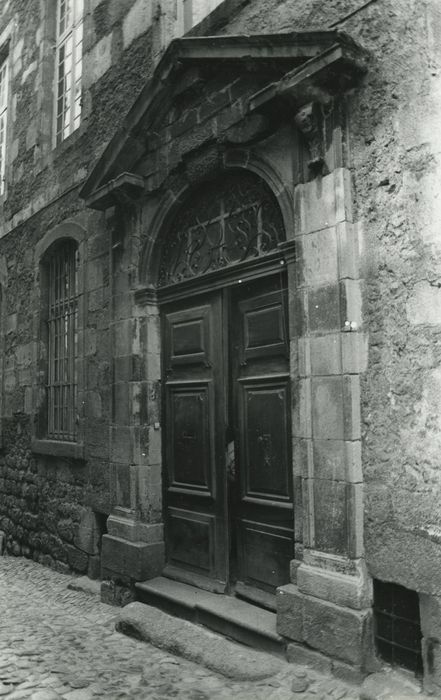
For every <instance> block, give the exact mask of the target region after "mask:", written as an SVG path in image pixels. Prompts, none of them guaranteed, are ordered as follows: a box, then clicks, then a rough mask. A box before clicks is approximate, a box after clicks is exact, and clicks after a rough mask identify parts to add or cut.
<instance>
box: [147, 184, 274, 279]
mask: <svg viewBox="0 0 441 700" xmlns="http://www.w3.org/2000/svg"><path fill="white" fill-rule="evenodd" d="M284 240H285V230H284V225H283V220H282V213H281V210H280V207H279V204H278V202H277V200H276V198H275V196H274V195H273V193H272V192H271V190H270V189H269V187H268V186H267V185H266V184H265V183H264V182H263V180H261V179H260V178H259V177H257V176H256V175H254V174H253V173H249V172H242V171H236V172H234V173H229V175H228V177H226V176H225V175H224V176H222V177H219V178H218V179H216V180H212V181H209V182H207V183H205V184H201V185H200V186H199V187H198V188H197V189H196V190H195V191H194V192H193V196H192V197H191V200H189V201H188V202H187V204H186V205H184V207H183V208H182V209H181V210H180V211H179V213H178V215H177V216H176V217H175V220H174V222H173V224H172V226H171V228H170V230H169V232H168V235H167V237H166V239H165V241H164V243H163V246H162V250H161V258H160V268H159V269H160V271H159V279H158V285H159V287H162V286H164V285H169V284H174V283H176V282H182V281H183V280H185V279H188V278H190V277H196V276H198V275H203V274H205V273H207V272H213V271H214V270H219V269H221V268H225V267H227V266H228V265H232V264H234V263H239V262H244V261H245V260H249V259H251V258H261V257H263V256H265V255H266V254H268V253H271V252H272V251H275V250H277V246H278V245H279V243H281V242H282V241H284Z"/></svg>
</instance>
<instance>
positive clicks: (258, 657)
mask: <svg viewBox="0 0 441 700" xmlns="http://www.w3.org/2000/svg"><path fill="white" fill-rule="evenodd" d="M115 627H116V629H117V630H118V631H119V632H122V633H123V634H127V635H128V636H131V637H134V638H135V639H140V640H142V641H145V642H149V643H150V644H153V645H154V646H156V647H159V648H161V649H165V650H166V651H168V652H170V653H172V654H176V655H177V656H182V657H184V658H185V659H187V660H189V661H193V662H194V663H197V664H201V665H202V666H205V667H206V668H208V669H210V670H211V671H215V672H216V673H220V674H222V675H223V676H226V677H227V678H231V679H233V680H238V681H246V680H262V679H264V678H269V677H270V676H274V675H276V674H277V673H279V672H280V671H281V670H282V669H283V668H284V667H285V664H284V663H283V661H279V659H276V658H275V657H272V656H270V655H269V654H266V653H264V652H261V651H255V650H253V649H249V648H248V647H244V646H241V645H239V644H236V643H235V642H232V641H230V640H229V639H225V638H224V637H220V636H218V635H217V634H214V633H213V632H210V631H209V630H207V629H205V628H204V627H200V626H198V625H195V624H193V623H192V622H187V621H186V620H181V619H178V618H175V617H172V616H171V615H167V613H165V612H162V610H158V609H157V608H154V607H152V606H150V605H145V604H144V603H129V605H126V607H125V608H123V609H122V611H121V613H120V615H119V617H118V619H117V622H116V625H115Z"/></svg>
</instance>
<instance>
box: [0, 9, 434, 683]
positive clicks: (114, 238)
mask: <svg viewBox="0 0 441 700" xmlns="http://www.w3.org/2000/svg"><path fill="white" fill-rule="evenodd" d="M28 5H29V3H24V2H22V1H21V0H9V2H5V3H3V4H2V9H1V15H0V51H1V50H2V47H3V46H6V45H7V42H8V41H9V42H10V43H9V53H10V63H11V70H12V83H11V102H10V121H9V127H8V128H9V137H10V138H9V143H10V146H9V151H8V158H9V167H8V176H7V189H6V196H5V197H4V198H3V201H2V202H0V231H1V238H0V283H1V285H2V295H1V324H2V334H1V335H2V340H1V343H2V346H3V352H2V363H3V366H2V368H1V371H2V381H3V392H2V402H3V409H2V414H3V416H4V418H3V423H2V440H3V453H2V456H1V459H0V527H1V528H2V529H3V530H4V531H5V532H6V535H7V545H8V548H9V549H10V550H11V551H13V552H14V553H16V554H19V553H22V554H24V555H26V556H33V557H35V558H36V559H39V560H41V561H43V562H45V563H49V564H51V565H53V566H57V567H61V568H65V567H70V568H73V569H75V570H77V571H86V570H87V571H89V572H90V573H92V574H93V573H94V572H96V570H97V562H98V559H97V557H98V555H99V546H100V545H99V539H100V537H101V535H102V533H103V532H104V530H105V527H104V525H103V520H104V516H105V515H107V514H108V513H110V510H111V508H112V506H113V505H114V501H115V500H116V501H117V503H118V504H119V505H121V504H122V505H125V506H127V507H128V508H137V507H138V508H139V507H140V506H139V499H138V497H137V496H136V494H143V496H142V497H143V498H144V497H145V492H146V491H148V490H149V489H152V490H154V488H155V489H156V492H157V493H159V492H160V475H159V474H158V470H157V469H156V471H155V469H152V470H151V471H150V472H149V475H148V477H145V478H144V477H143V478H144V481H142V480H141V481H137V479H138V477H137V476H136V475H134V474H133V473H132V472H130V471H128V470H127V469H126V467H127V465H128V464H132V461H134V459H135V458H134V456H133V453H134V452H135V453H136V455H135V457H136V459H138V457H139V460H140V461H142V460H141V453H142V446H143V444H144V443H143V442H142V441H143V440H144V439H145V440H146V442H148V441H149V440H150V443H151V445H154V449H155V450H156V452H157V453H158V454H159V452H160V445H159V444H158V442H159V438H158V436H157V435H156V433H154V431H153V429H152V430H151V435H150V436H149V437H148V439H147V438H145V436H144V435H142V434H141V433H142V431H141V430H140V427H142V426H141V423H142V422H143V421H144V419H145V415H144V414H143V413H142V405H143V404H142V400H140V395H138V394H134V395H132V394H130V392H132V391H138V389H137V387H135V385H132V386H128V384H129V382H130V381H132V380H133V381H135V378H136V377H138V375H137V369H136V367H133V366H132V367H128V364H127V363H128V362H132V359H133V358H132V356H131V351H130V352H129V351H127V348H126V347H125V346H124V341H125V339H126V338H127V329H128V328H129V327H130V329H131V330H133V329H135V330H134V333H135V335H136V333H138V331H140V329H141V328H142V329H143V330H142V332H141V331H140V332H139V334H138V336H139V343H138V344H139V356H140V357H141V356H142V354H143V353H144V351H145V349H146V348H149V347H150V351H149V350H147V352H150V354H151V355H152V356H154V358H155V360H154V361H155V362H157V361H158V348H157V347H156V346H155V342H156V341H155V334H154V333H153V334H152V335H153V336H154V338H153V341H150V340H149V333H148V331H147V330H146V324H145V323H144V326H143V321H141V320H139V319H138V320H136V321H134V322H133V324H131V322H129V318H128V316H130V313H131V311H130V306H129V305H128V303H127V300H128V298H129V296H130V290H131V285H132V282H133V280H132V279H131V274H132V272H133V270H134V269H135V268H136V256H137V253H138V252H139V249H138V248H137V245H138V242H137V241H133V242H132V245H133V248H132V250H131V251H128V252H127V251H126V253H125V255H126V256H128V257H129V258H130V256H132V257H131V258H130V259H129V260H126V259H124V260H122V261H119V259H118V253H115V254H114V256H113V260H111V259H110V249H111V247H112V246H116V247H115V250H117V246H118V240H119V237H121V235H123V231H122V229H121V226H122V223H121V222H118V220H116V221H110V220H106V218H105V216H104V215H103V216H102V215H97V214H93V213H91V212H86V211H84V210H83V205H82V203H81V202H80V200H79V199H78V190H79V187H80V185H81V184H82V183H83V182H84V179H85V177H86V175H87V173H88V172H89V171H90V168H91V166H92V164H93V163H94V162H95V161H96V159H97V157H98V156H99V154H100V153H101V152H102V150H103V148H104V146H105V144H106V143H107V141H108V139H109V138H110V137H111V136H112V135H113V134H114V133H115V131H116V130H117V129H118V126H119V124H120V123H121V120H122V118H123V117H124V115H125V114H126V113H127V110H128V108H129V106H130V105H131V104H132V102H133V100H134V98H135V97H136V95H137V94H138V92H139V91H140V89H141V87H142V86H143V85H144V84H145V81H146V79H147V78H148V77H149V75H151V73H152V70H153V67H154V65H155V63H156V62H157V60H158V58H159V56H160V55H161V52H162V50H163V48H164V45H165V44H166V43H167V42H168V41H169V40H170V38H171V35H172V27H173V17H174V14H173V13H174V9H173V7H174V4H173V3H172V2H163V4H162V7H160V8H159V9H160V11H158V6H157V5H156V4H155V3H153V2H150V1H148V0H125V1H124V2H121V0H101V2H97V1H96V0H89V2H88V3H87V12H86V19H85V39H84V51H85V68H84V104H83V120H82V126H81V127H80V129H78V130H77V131H76V132H74V134H72V136H71V137H70V138H69V139H67V141H66V142H64V143H63V144H61V145H60V146H59V147H58V148H56V149H53V148H52V140H51V127H50V122H51V111H52V80H53V49H52V45H53V26H52V25H51V22H50V12H51V8H52V10H53V5H54V3H51V2H47V3H32V4H31V5H32V9H31V11H29V7H28ZM269 7H270V10H271V11H269ZM45 8H46V9H45ZM45 12H47V13H48V14H47V15H45V14H44V13H45ZM329 28H333V29H335V28H337V29H341V30H343V31H347V32H348V33H349V34H350V35H351V36H352V37H353V38H354V39H356V40H358V41H359V42H360V43H361V44H362V45H363V46H364V47H365V48H366V49H368V50H369V51H370V53H371V64H370V68H369V71H368V73H367V76H366V77H365V78H364V80H363V81H362V84H361V86H359V87H357V89H356V90H354V91H353V93H352V94H350V95H349V96H348V97H347V98H346V105H345V106H346V112H347V130H346V133H343V139H342V140H343V142H344V144H345V147H347V148H346V152H347V154H348V156H347V157H348V163H347V167H349V170H350V173H351V175H352V192H353V201H352V202H351V209H352V218H353V221H355V222H356V224H357V229H356V232H357V235H356V239H357V240H358V244H359V251H358V252H359V254H360V259H361V261H362V264H363V269H362V271H361V273H362V274H361V276H362V277H363V278H364V280H365V282H364V287H363V290H362V291H363V293H362V297H361V299H362V306H363V319H364V321H363V323H364V325H363V326H362V327H357V329H356V330H357V339H358V340H357V343H358V350H357V353H356V354H357V373H358V372H360V373H361V387H360V397H361V427H362V434H361V438H362V439H361V465H362V478H363V480H364V488H363V498H364V505H365V516H364V550H365V551H364V554H365V558H366V562H367V567H368V571H369V573H370V574H371V575H372V576H375V577H378V578H381V579H383V580H389V581H393V582H396V583H399V584H402V585H404V586H406V587H409V588H412V589H414V590H416V591H418V592H419V593H420V594H421V605H422V612H423V631H424V635H425V638H426V639H429V638H430V639H433V638H438V636H439V635H438V632H437V629H436V624H437V623H436V624H435V623H433V622H431V614H430V611H431V610H435V609H438V607H437V606H438V605H439V596H441V584H440V581H439V575H438V572H439V571H440V565H441V550H440V542H441V509H440V507H439V504H438V502H439V492H440V485H441V484H440V480H441V471H440V469H439V454H440V448H441V444H440V442H441V438H440V434H441V432H440V427H441V402H440V399H439V395H440V390H441V374H440V370H439V367H438V365H439V360H440V358H441V332H440V331H441V296H440V295H441V291H440V290H441V250H440V242H439V238H440V231H439V226H440V224H439V220H440V216H439V215H440V213H441V207H440V204H439V202H440V195H439V191H438V190H439V186H438V183H439V178H440V174H441V173H440V169H441V168H440V150H441V139H440V137H439V111H440V107H441V80H440V60H441V56H440V49H439V46H438V45H437V40H438V37H439V34H440V31H441V10H440V8H439V3H438V2H437V0H426V1H425V2H420V1H418V0H400V1H399V2H397V1H396V0H383V1H382V2H380V0H377V1H375V0H374V1H371V2H363V1H362V0H328V2H326V3H324V2H323V0H302V2H293V1H292V0H277V1H274V0H271V2H270V0H254V1H253V2H249V1H247V0H224V2H222V3H221V4H219V5H218V7H217V8H216V9H215V10H214V12H213V13H212V14H211V15H210V16H209V17H207V18H206V19H205V20H203V21H202V22H201V24H200V25H199V26H198V27H196V28H195V29H194V30H193V31H192V33H193V34H194V35H198V34H210V33H219V34H224V33H228V34H240V33H246V34H251V33H270V32H287V31H299V30H306V29H308V30H312V29H329ZM175 126H176V128H177V129H178V130H179V129H180V126H183V125H179V123H176V125H175ZM184 132H185V129H184V130H183V131H182V130H181V131H177V132H175V133H174V134H173V143H172V144H171V146H170V154H169V155H170V158H173V157H174V155H173V152H174V153H175V154H176V159H177V160H176V163H177V162H178V160H179V157H180V155H179V152H178V150H179V146H180V143H182V142H183V141H184V139H185V135H184ZM172 151H173V152H172ZM169 165H170V163H167V166H169ZM190 165H191V164H190ZM145 174H147V170H146V172H145ZM66 220H70V221H75V222H76V223H77V224H79V225H81V226H82V227H83V229H84V230H85V231H86V232H87V246H86V255H85V265H86V267H85V270H86V274H85V298H86V311H85V328H84V338H83V341H84V348H85V362H84V377H85V380H84V387H83V389H84V396H83V400H84V404H83V406H84V408H83V412H82V414H81V416H80V421H81V425H82V430H83V435H84V457H85V459H84V460H78V459H74V460H72V459H62V458H60V457H56V456H44V455H41V454H39V455H38V456H37V455H35V454H33V453H32V452H31V450H30V446H31V439H32V436H33V434H34V418H35V414H36V407H37V405H38V396H36V384H35V381H34V378H33V377H34V376H35V370H36V358H37V357H38V343H37V335H36V332H35V323H34V316H35V313H36V308H37V307H36V306H35V301H34V292H35V289H36V287H35V284H36V281H37V288H38V260H36V258H35V255H34V251H35V247H36V245H37V244H38V242H39V241H40V240H41V239H42V237H43V236H44V235H45V234H46V233H47V232H48V231H51V230H52V229H53V228H54V227H55V226H57V225H60V224H62V223H63V222H65V221H66ZM144 223H145V222H143V221H139V222H138V223H133V222H130V224H129V226H130V227H132V229H131V230H133V231H136V230H137V226H142V225H143V224H144ZM320 231H321V229H320V230H314V235H315V236H316V238H317V240H318V239H323V238H325V237H326V233H320ZM117 271H119V272H120V273H121V274H120V278H119V279H120V282H121V286H118V285H116V286H115V285H114V279H115V272H117ZM322 273H323V274H322ZM320 275H322V276H320ZM328 282H329V280H328V279H327V277H326V269H325V268H324V272H323V269H322V270H319V275H318V277H317V278H316V279H315V283H314V284H315V285H316V287H317V289H316V290H315V291H316V294H317V295H318V297H317V298H322V297H320V289H322V291H323V294H325V290H326V286H327V284H328ZM338 303H339V302H338ZM110 307H112V309H111V308H110ZM111 310H112V313H110V312H111ZM152 313H153V312H152ZM114 314H115V315H114ZM338 320H339V321H341V320H342V317H339V319H338ZM318 321H319V322H320V319H319V320H318ZM155 323H156V320H155ZM338 326H339V323H337V325H336V327H335V328H332V329H329V328H327V329H325V330H327V331H332V332H338ZM143 334H144V335H143ZM323 335H325V334H323ZM138 336H137V337H138ZM156 337H157V334H156ZM132 340H133V338H132ZM149 343H151V345H152V346H154V348H153V350H151V346H150V345H149ZM314 346H315V347H314V348H313V349H312V352H313V353H315V355H314V358H315V359H314V358H313V364H314V363H315V367H316V368H317V367H320V366H322V365H321V362H322V359H323V349H322V350H320V338H319V339H315V341H314ZM131 347H133V343H131ZM341 352H343V351H341ZM112 354H113V355H114V356H115V357H116V358H117V361H116V362H115V364H112ZM332 359H333V358H332V357H326V361H327V364H326V367H327V369H326V372H325V373H324V374H323V372H318V374H321V375H323V376H328V375H327V374H326V373H327V372H328V371H329V376H330V375H332V371H331V370H329V367H330V365H332ZM334 359H335V358H334ZM152 362H153V361H152ZM336 362H339V360H338V358H337V359H336ZM347 374H348V375H349V376H350V375H351V372H350V371H349V370H348V372H347ZM140 376H142V381H144V382H145V384H144V390H145V391H147V392H149V391H151V392H154V391H155V387H154V386H153V384H152V383H151V384H149V377H148V375H147V378H146V377H144V376H143V375H142V374H141V375H140ZM128 380H129V381H128ZM333 383H334V382H333V381H331V380H330V381H329V382H328V384H329V385H331V384H333ZM112 397H113V398H112ZM141 398H142V397H141ZM112 401H113V408H112ZM129 402H131V404H130V405H135V404H136V405H138V409H136V411H135V414H136V415H135V422H134V423H133V421H131V419H128V420H127V425H125V424H124V421H123V420H120V418H121V416H122V414H123V413H124V406H125V405H126V406H129ZM355 408H356V407H355ZM329 413H332V402H331V405H330V407H329ZM115 417H116V418H117V420H116V421H115ZM151 418H152V422H153V423H154V422H156V418H157V416H151ZM317 420H318V419H316V423H317ZM118 421H119V424H120V425H122V427H123V428H124V430H121V431H120V432H119V433H118V432H117V431H115V430H113V431H112V432H111V431H110V430H109V425H110V424H113V423H114V422H118ZM328 429H329V430H332V429H333V428H332V421H331V422H330V427H329V426H328V427H327V428H326V430H328ZM325 432H326V431H325ZM109 434H110V440H109ZM339 434H340V436H341V441H342V443H343V442H345V441H346V442H347V439H346V438H345V435H346V434H345V432H344V430H341V431H340V433H339ZM140 435H141V437H139V436H140ZM323 435H324V440H326V439H327V438H328V437H329V434H328V433H326V435H325V434H323ZM357 437H358V436H357ZM340 447H342V445H340ZM110 450H112V453H111V454H110ZM152 450H153V447H152ZM158 459H159V458H158ZM317 459H318V462H319V461H320V460H319V456H318V458H317ZM336 460H337V462H338V455H337V457H336ZM331 461H332V460H330V459H329V454H328V455H327V460H322V463H321V464H322V466H323V463H324V462H326V465H325V467H326V468H327V469H331V468H333V464H331V463H330V462H331ZM318 462H317V465H314V468H315V466H317V469H319V468H320V464H319V463H318ZM334 476H335V475H334ZM358 476H359V475H358ZM334 480H335V481H336V482H338V481H339V479H338V475H337V478H336V479H334ZM129 482H130V483H132V482H133V483H135V482H136V487H135V488H134V490H133V491H132V492H130V490H129V489H128V486H127V484H128V483H129ZM152 485H153V486H154V488H153V486H152ZM314 488H315V491H316V496H317V499H318V502H321V503H322V505H323V509H321V511H320V513H321V514H323V513H324V512H326V518H324V519H323V518H322V521H321V522H318V523H317V525H318V528H319V530H321V531H322V533H325V534H323V536H321V538H319V540H318V541H317V542H316V546H317V548H319V549H320V550H322V551H324V552H328V553H329V554H330V555H332V554H335V553H336V552H337V553H338V551H339V548H341V542H340V540H339V535H340V530H341V523H340V522H333V520H332V518H333V515H332V513H333V509H332V508H330V507H329V501H328V498H327V497H328V496H329V493H328V492H326V490H325V488H324V487H323V484H322V483H317V484H316V485H315V487H314ZM124 489H126V491H124ZM341 490H342V489H339V487H338V486H336V487H335V498H340V492H341ZM358 491H361V489H358ZM323 493H325V494H326V498H323ZM133 494H135V496H133ZM357 498H359V496H357ZM360 498H361V496H360ZM145 502H148V498H145ZM158 503H159V496H158V498H156V500H155V502H154V503H153V504H151V512H150V513H148V512H147V510H146V512H145V513H143V517H145V519H146V520H148V518H149V517H150V516H151V520H152V523H153V524H154V525H155V526H156V525H158V520H159V513H160V507H159V505H158ZM143 507H144V506H143V505H142V508H143ZM341 512H342V511H341V508H339V509H338V513H339V517H340V516H341ZM152 513H153V514H152ZM319 517H320V516H319ZM115 527H116V526H115ZM121 528H122V529H121V530H118V528H116V529H115V531H114V534H115V536H116V537H120V536H121V534H122V533H123V532H125V531H124V526H123V525H121ZM157 530H159V525H158V527H157V528H156V529H155V533H156V534H155V535H154V539H153V542H154V544H155V546H156V544H157V537H159V535H157ZM360 532H361V530H360ZM132 536H133V538H134V539H135V540H136V537H137V535H135V534H132ZM146 537H147V536H146ZM155 538H156V539H155ZM359 546H360V542H357V547H359ZM357 551H358V550H357ZM435 617H436V616H435ZM438 619H439V616H438ZM432 647H433V645H432ZM435 655H436V654H435ZM432 666H433V664H432ZM433 667H434V668H435V672H431V674H432V676H433V678H434V680H433V682H434V683H436V682H437V678H436V673H437V672H436V668H437V662H436V660H435V663H434V666H433ZM432 671H433V669H432Z"/></svg>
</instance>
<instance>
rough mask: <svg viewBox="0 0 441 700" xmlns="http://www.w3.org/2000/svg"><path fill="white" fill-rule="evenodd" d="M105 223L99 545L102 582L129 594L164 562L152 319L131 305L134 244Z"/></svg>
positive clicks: (153, 314)
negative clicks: (109, 502) (107, 374)
mask: <svg viewBox="0 0 441 700" xmlns="http://www.w3.org/2000/svg"><path fill="white" fill-rule="evenodd" d="M113 224H114V229H115V230H114V244H113V276H112V285H113V289H112V292H113V294H112V303H113V309H112V324H111V325H112V329H111V330H112V339H113V341H112V354H113V371H112V391H113V400H112V405H113V410H112V416H111V426H110V454H111V475H112V477H111V491H112V499H113V504H114V507H113V510H112V513H111V514H110V516H109V518H108V522H107V528H108V534H107V535H105V536H104V538H103V549H102V578H103V579H110V580H112V581H113V582H115V583H116V584H121V586H123V587H126V588H127V587H129V588H130V587H131V586H132V584H133V583H134V582H135V581H141V580H145V579H147V578H152V577H153V576H156V575H158V574H159V573H160V572H161V570H162V567H163V562H164V539H163V526H162V515H161V512H162V511H161V508H162V504H161V449H160V422H159V416H160V396H159V382H158V378H159V377H160V352H159V316H158V311H157V307H156V306H155V304H151V305H148V306H143V308H140V307H138V306H137V305H136V302H135V300H134V296H133V291H132V283H133V276H134V270H136V267H137V266H136V262H137V251H136V250H134V246H135V244H134V243H133V242H132V241H133V240H135V241H136V237H133V236H129V235H128V233H127V232H126V235H125V236H124V235H122V234H121V227H119V226H118V225H116V224H115V222H113ZM134 225H136V224H134ZM133 258H135V261H133ZM115 590H117V589H116V588H115V587H113V588H112V595H113V594H114V592H115ZM115 595H116V594H115ZM116 597H117V596H116ZM114 602H118V600H116V601H114Z"/></svg>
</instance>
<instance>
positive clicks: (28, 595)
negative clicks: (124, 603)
mask: <svg viewBox="0 0 441 700" xmlns="http://www.w3.org/2000/svg"><path fill="white" fill-rule="evenodd" d="M71 581H72V578H71V577H69V576H65V575H62V574H58V573H56V572H54V571H51V570H50V569H47V568H45V567H43V566H41V565H40V564H36V563H35V562H32V561H29V560H27V559H16V558H14V557H7V556H4V557H0V699H1V700H3V698H8V700H20V699H21V698H31V699H32V700H56V699H57V698H65V699H66V700H89V698H109V699H110V700H113V699H114V698H115V700H116V699H117V698H139V699H140V700H143V699H144V698H145V699H148V700H165V699H166V698H182V699H184V698H185V699H186V700H228V699H230V698H235V699H236V700H294V699H295V698H302V699H303V700H312V699H314V700H322V699H329V700H340V699H341V698H347V700H355V699H356V698H358V693H357V692H356V691H355V689H349V688H348V687H347V686H345V685H343V684H342V683H340V682H339V681H337V680H335V679H333V678H325V677H323V676H318V675H317V674H315V673H314V672H313V671H311V670H306V669H302V668H301V667H296V666H293V665H289V664H287V665H286V669H284V670H283V672H282V673H280V674H278V675H277V676H275V677H273V678H270V679H267V680H265V681H260V682H247V683H244V682H241V683H238V682H234V681H231V680H228V679H226V678H224V677H222V676H218V675H216V674H215V673H212V672H210V671H208V670H206V669H205V668H202V667H200V666H197V665H195V664H193V663H191V662H189V661H186V660H184V659H181V658H178V657H175V656H172V655H171V654H168V653H166V652H164V651H161V650H159V649H156V648H155V647H152V646H150V645H148V644H145V643H144V642H139V641H136V640H133V639H130V638H129V637H126V636H124V635H121V634H119V633H118V632H116V631H115V629H114V623H115V618H116V615H117V612H118V610H117V609H116V608H113V607H111V606H108V605H104V604H103V603H101V602H100V601H99V599H98V597H96V596H92V595H87V594H85V593H84V592H80V591H73V590H69V589H68V588H67V585H68V584H69V583H70V582H71ZM293 691H296V692H293Z"/></svg>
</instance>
